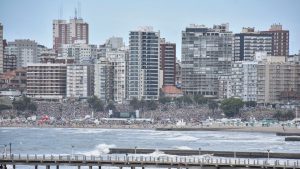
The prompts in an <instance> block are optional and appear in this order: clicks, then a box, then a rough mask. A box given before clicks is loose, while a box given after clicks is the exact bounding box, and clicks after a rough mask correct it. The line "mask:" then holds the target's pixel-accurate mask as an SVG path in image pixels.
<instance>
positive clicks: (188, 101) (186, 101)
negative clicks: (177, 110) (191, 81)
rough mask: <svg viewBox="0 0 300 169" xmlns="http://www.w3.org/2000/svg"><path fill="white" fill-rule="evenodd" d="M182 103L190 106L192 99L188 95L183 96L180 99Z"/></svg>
mask: <svg viewBox="0 0 300 169" xmlns="http://www.w3.org/2000/svg"><path fill="white" fill-rule="evenodd" d="M182 102H183V103H184V104H186V105H190V104H192V103H193V99H192V98H191V96H189V95H184V96H183V97H182Z"/></svg>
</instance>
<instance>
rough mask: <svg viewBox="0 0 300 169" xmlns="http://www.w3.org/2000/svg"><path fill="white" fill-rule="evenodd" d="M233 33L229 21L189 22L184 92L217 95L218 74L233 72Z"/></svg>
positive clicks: (185, 37) (183, 63)
mask: <svg viewBox="0 0 300 169" xmlns="http://www.w3.org/2000/svg"><path fill="white" fill-rule="evenodd" d="M232 43H233V35H232V32H230V31H229V25H228V24H222V25H215V26H214V27H213V28H208V27H205V26H204V25H190V26H189V27H187V28H186V29H185V30H184V31H182V51H181V52H182V55H181V56H182V57H181V70H182V90H183V93H184V94H192V95H194V94H201V95H204V96H206V97H217V96H218V88H219V87H218V86H219V85H218V77H219V76H221V75H224V74H228V73H229V72H230V66H231V62H232V61H233V55H232Z"/></svg>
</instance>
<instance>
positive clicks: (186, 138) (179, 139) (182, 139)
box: [167, 135, 199, 141]
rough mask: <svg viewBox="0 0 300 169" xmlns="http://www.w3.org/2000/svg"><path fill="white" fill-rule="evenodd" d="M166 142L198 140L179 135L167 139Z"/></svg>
mask: <svg viewBox="0 0 300 169" xmlns="http://www.w3.org/2000/svg"><path fill="white" fill-rule="evenodd" d="M167 140H178V141H196V140H199V139H198V138H197V137H193V136H186V135H181V136H178V137H173V138H167Z"/></svg>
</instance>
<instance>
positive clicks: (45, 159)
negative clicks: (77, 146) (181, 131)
mask: <svg viewBox="0 0 300 169" xmlns="http://www.w3.org/2000/svg"><path fill="white" fill-rule="evenodd" d="M74 157H75V158H71V156H70V155H65V156H61V155H60V156H46V155H43V156H41V155H40V156H34V155H11V156H9V157H5V156H4V155H3V156H1V155H0V166H2V169H5V168H6V166H7V165H15V168H17V165H28V166H35V168H38V166H46V169H50V166H51V165H52V166H56V168H57V167H59V166H60V165H63V166H77V167H78V169H80V168H81V166H82V167H84V166H86V167H89V169H92V167H93V166H98V167H99V169H101V166H109V167H119V168H120V169H122V168H124V167H130V168H131V169H135V168H136V167H139V168H142V169H146V168H170V169H171V168H178V169H182V168H186V169H196V168H201V169H245V168H253V169H254V168H256V169H258V168H265V169H271V168H272V169H298V168H299V169H300V163H299V161H296V160H283V159H278V160H275V159H272V161H269V160H268V158H263V159H257V158H254V159H244V158H242V159H240V158H238V157H237V158H225V159H224V158H221V157H213V156H204V157H198V158H196V157H194V156H191V157H189V156H173V157H168V156H164V157H157V156H153V157H151V156H137V155H136V154H135V155H133V156H130V155H125V154H124V155H118V156H116V155H105V156H84V155H75V156H74Z"/></svg>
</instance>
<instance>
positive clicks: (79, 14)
mask: <svg viewBox="0 0 300 169" xmlns="http://www.w3.org/2000/svg"><path fill="white" fill-rule="evenodd" d="M77 6H78V7H77V8H78V18H81V3H80V2H79V1H78V2H77Z"/></svg>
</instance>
